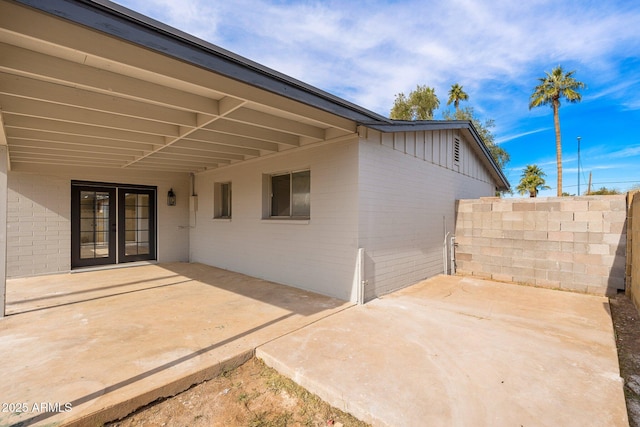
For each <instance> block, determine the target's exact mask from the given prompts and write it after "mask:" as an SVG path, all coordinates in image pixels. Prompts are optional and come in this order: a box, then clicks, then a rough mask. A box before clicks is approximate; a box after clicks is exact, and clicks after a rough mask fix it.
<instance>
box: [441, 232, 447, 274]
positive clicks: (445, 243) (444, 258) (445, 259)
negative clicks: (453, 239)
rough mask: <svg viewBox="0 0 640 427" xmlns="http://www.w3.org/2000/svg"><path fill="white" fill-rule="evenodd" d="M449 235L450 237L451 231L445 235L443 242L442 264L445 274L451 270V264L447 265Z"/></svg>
mask: <svg viewBox="0 0 640 427" xmlns="http://www.w3.org/2000/svg"><path fill="white" fill-rule="evenodd" d="M447 237H449V233H446V234H445V235H444V242H442V264H443V274H444V275H447V274H448V273H447V272H448V270H449V268H448V267H449V266H448V265H447Z"/></svg>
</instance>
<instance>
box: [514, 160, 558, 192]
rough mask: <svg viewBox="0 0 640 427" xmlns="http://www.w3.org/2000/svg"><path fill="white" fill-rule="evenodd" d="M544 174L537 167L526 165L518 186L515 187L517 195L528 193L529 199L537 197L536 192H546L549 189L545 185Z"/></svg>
mask: <svg viewBox="0 0 640 427" xmlns="http://www.w3.org/2000/svg"><path fill="white" fill-rule="evenodd" d="M545 176H546V174H545V173H544V172H542V169H540V168H539V167H538V166H537V165H527V167H526V168H524V169H523V170H522V175H521V177H520V184H518V187H516V190H518V193H520V194H525V193H529V197H536V196H538V190H548V189H549V188H550V187H549V186H548V185H545V184H546V181H545V179H544V177H545Z"/></svg>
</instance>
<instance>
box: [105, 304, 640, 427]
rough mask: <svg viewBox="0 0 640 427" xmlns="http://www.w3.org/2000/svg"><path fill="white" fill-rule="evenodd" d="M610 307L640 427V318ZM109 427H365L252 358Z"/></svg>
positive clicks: (629, 307)
mask: <svg viewBox="0 0 640 427" xmlns="http://www.w3.org/2000/svg"><path fill="white" fill-rule="evenodd" d="M610 303H611V313H612V317H613V325H614V329H615V334H616V344H617V347H618V358H619V362H620V374H621V376H622V378H624V381H625V387H624V392H625V397H626V399H627V410H628V413H629V422H630V426H631V427H640V314H639V313H638V310H636V308H635V307H634V306H633V304H632V303H631V301H630V300H629V298H628V297H627V296H626V295H625V294H623V293H620V294H618V295H617V296H615V297H612V298H611V299H610ZM107 425H108V426H113V427H133V426H148V427H161V426H162V427H172V426H249V427H258V426H273V427H280V426H331V425H333V426H357V427H360V426H366V425H367V424H365V423H363V422H361V421H359V420H357V419H355V418H353V417H352V416H351V415H349V414H346V413H344V412H342V411H340V410H338V409H336V408H332V407H331V406H329V405H328V404H326V403H325V402H323V401H322V400H320V399H319V398H318V397H317V396H315V395H312V394H311V393H309V392H308V391H306V390H305V389H303V388H302V387H300V386H298V385H296V384H295V383H294V382H293V381H291V380H289V379H288V378H285V377H283V376H281V375H279V374H278V373H277V372H276V371H275V370H273V369H271V368H269V367H267V366H266V365H265V364H264V363H263V362H262V361H261V360H259V359H256V358H253V359H251V360H249V361H248V362H247V363H245V364H244V365H242V366H240V367H238V368H236V369H234V370H232V371H229V372H225V373H224V374H223V375H221V376H219V377H217V378H214V379H212V380H210V381H207V382H205V383H202V384H199V385H196V386H194V387H192V388H190V389H189V390H187V391H185V392H183V393H181V394H179V395H177V396H174V397H172V398H169V399H164V400H161V401H158V402H154V403H152V404H150V405H148V406H146V407H144V408H142V409H140V410H138V411H137V412H135V413H133V414H131V415H129V416H128V417H126V418H125V419H123V420H120V421H116V422H113V423H110V424H107Z"/></svg>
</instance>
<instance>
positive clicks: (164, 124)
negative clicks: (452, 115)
mask: <svg viewBox="0 0 640 427" xmlns="http://www.w3.org/2000/svg"><path fill="white" fill-rule="evenodd" d="M0 8H1V10H0V27H1V28H0V42H1V43H0V57H1V58H2V61H1V62H0V107H1V111H2V112H1V120H2V124H3V129H4V132H3V133H2V141H1V142H2V143H4V144H8V146H9V159H10V168H14V169H18V168H20V167H21V166H22V165H23V164H25V163H30V164H55V165H70V166H90V167H115V168H128V169H146V170H160V171H174V172H200V171H204V170H207V169H213V168H217V167H220V166H224V165H228V164H231V163H235V162H239V161H243V160H247V159H250V158H255V157H259V156H263V155H266V154H270V153H275V152H279V151H284V150H288V149H291V148H295V147H300V146H303V145H305V144H311V143H314V142H318V141H323V140H327V139H332V138H339V137H343V136H346V135H353V134H354V133H355V132H356V128H357V124H356V121H358V120H360V121H362V120H365V119H367V120H374V121H377V120H380V119H384V118H381V117H379V116H378V115H376V114H375V113H372V112H368V111H366V110H363V109H361V108H359V107H356V106H354V105H351V104H349V103H348V102H346V101H343V100H339V98H336V97H333V96H331V95H329V94H326V93H322V92H320V91H318V90H317V89H313V88H310V87H309V86H307V85H305V84H303V83H302V82H298V81H295V80H293V79H291V78H289V77H286V76H284V75H281V74H278V73H276V72H275V71H272V70H269V69H267V68H265V67H262V66H260V65H258V64H255V63H251V62H250V61H248V60H245V59H243V58H240V57H238V56H236V55H233V54H232V53H230V52H227V51H224V50H223V49H220V48H218V47H216V46H213V45H210V44H207V43H206V42H203V41H202V40H198V39H195V38H193V37H191V36H189V35H187V34H184V33H181V32H179V31H177V30H175V29H171V28H169V27H167V26H164V25H163V24H161V23H159V22H156V21H152V20H150V19H149V18H147V17H143V16H141V15H138V14H136V13H134V12H132V11H130V10H127V9H124V8H122V7H120V6H117V5H115V4H112V3H109V2H96V1H66V0H50V1H47V2H41V1H28V0H27V1H5V0H3V1H2V2H1V3H0ZM336 111H337V112H338V113H337V114H336Z"/></svg>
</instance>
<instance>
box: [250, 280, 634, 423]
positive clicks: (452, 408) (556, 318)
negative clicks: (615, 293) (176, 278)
mask: <svg viewBox="0 0 640 427" xmlns="http://www.w3.org/2000/svg"><path fill="white" fill-rule="evenodd" d="M256 355H257V356H258V357H260V358H262V359H263V360H264V361H265V362H266V363H267V364H268V365H270V366H272V367H274V368H276V369H277V370H278V371H280V372H281V373H283V374H285V375H287V376H289V377H291V378H292V379H294V380H295V381H296V382H298V383H299V384H301V385H302V386H304V387H306V388H307V389H308V390H310V391H312V392H314V393H316V394H318V395H319V396H320V397H322V398H323V399H325V400H326V401H328V402H329V403H331V404H332V405H334V406H336V407H338V408H341V409H344V410H346V411H349V412H351V413H352V414H354V415H355V416H356V417H358V418H360V419H362V420H364V421H367V422H370V423H372V424H373V425H376V426H419V425H420V426H422V425H426V426H553V427H556V426H580V427H584V426H628V425H629V424H628V420H627V412H626V409H625V400H624V395H623V385H622V381H621V379H620V376H619V369H618V360H617V352H616V346H615V341H614V333H613V326H612V321H611V316H610V312H609V306H608V301H607V299H606V298H603V297H597V296H589V295H583V294H575V293H568V292H562V291H554V290H549V289H540V288H533V287H524V286H517V285H511V284H504V283H496V282H490V281H484V280H478V279H473V278H466V277H451V276H439V277H436V278H433V279H430V280H426V281H424V282H421V283H419V284H417V285H415V286H412V287H410V288H407V289H405V290H402V291H400V292H397V293H394V294H391V295H388V296H386V297H384V298H381V299H378V300H375V301H372V302H370V303H368V304H366V305H364V306H359V307H354V308H352V309H349V310H345V311H342V312H340V313H338V314H336V315H334V316H331V317H328V318H325V319H323V320H321V321H319V322H316V323H314V324H312V325H310V326H308V327H305V328H304V329H301V330H298V331H296V332H293V333H291V334H289V335H286V336H283V337H282V338H279V339H277V340H274V341H272V342H270V343H267V344H265V345H263V346H261V347H259V348H258V349H257V350H256Z"/></svg>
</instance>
